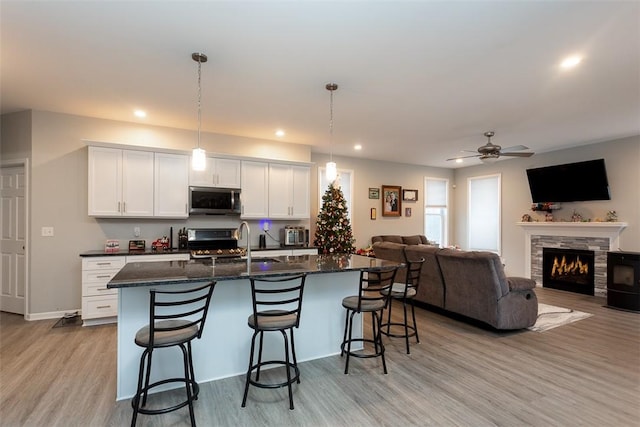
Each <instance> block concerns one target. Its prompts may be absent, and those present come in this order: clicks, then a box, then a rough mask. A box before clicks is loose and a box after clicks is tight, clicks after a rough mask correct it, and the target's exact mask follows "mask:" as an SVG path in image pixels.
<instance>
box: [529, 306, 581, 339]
mask: <svg viewBox="0 0 640 427" xmlns="http://www.w3.org/2000/svg"><path fill="white" fill-rule="evenodd" d="M591 316H593V314H590V313H585V312H583V311H576V310H572V309H570V308H563V307H556V306H554V305H548V304H538V320H536V324H535V325H533V326H531V327H529V328H527V329H529V330H530V331H534V332H544V331H548V330H549V329H553V328H557V327H558V326H563V325H568V324H569V323H573V322H576V321H578V320H582V319H586V318H587V317H591Z"/></svg>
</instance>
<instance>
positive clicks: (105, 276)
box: [96, 274, 111, 279]
mask: <svg viewBox="0 0 640 427" xmlns="http://www.w3.org/2000/svg"><path fill="white" fill-rule="evenodd" d="M109 277H111V276H110V275H108V274H107V275H101V276H96V278H98V279H108V278H109Z"/></svg>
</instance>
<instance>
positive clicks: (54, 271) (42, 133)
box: [3, 111, 310, 314]
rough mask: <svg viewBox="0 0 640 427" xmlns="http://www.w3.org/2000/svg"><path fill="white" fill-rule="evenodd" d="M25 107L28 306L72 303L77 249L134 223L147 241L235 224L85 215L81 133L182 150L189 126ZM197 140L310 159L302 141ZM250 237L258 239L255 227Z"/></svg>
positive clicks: (47, 309) (97, 244)
mask: <svg viewBox="0 0 640 427" xmlns="http://www.w3.org/2000/svg"><path fill="white" fill-rule="evenodd" d="M30 114H31V116H32V121H31V128H30V129H31V145H32V146H31V150H32V152H31V158H32V168H31V221H30V224H29V228H30V233H31V241H30V244H29V245H28V248H27V250H28V251H29V256H30V265H31V271H30V284H29V286H30V298H29V305H28V307H27V312H28V313H30V314H36V313H39V314H44V313H56V312H60V311H71V310H77V309H79V308H80V305H81V304H80V301H81V278H80V271H81V261H80V257H79V256H78V255H79V254H80V253H81V252H85V251H88V250H95V249H102V248H103V247H104V241H105V240H106V239H111V238H116V239H121V240H124V243H126V242H127V241H128V240H129V239H133V238H134V235H133V227H134V226H140V228H141V231H142V236H141V237H140V238H143V239H146V240H147V241H148V243H149V242H150V241H152V240H154V239H155V238H157V237H161V236H163V235H166V234H168V231H169V227H171V226H173V227H174V229H177V228H178V227H184V226H187V227H188V226H205V225H206V226H212V227H225V226H227V225H228V226H230V227H235V226H237V222H238V219H237V218H236V219H235V222H231V221H232V220H230V219H229V218H220V217H207V218H197V219H194V220H182V221H171V220H160V221H155V220H139V221H138V220H131V219H122V220H103V219H95V218H91V217H89V216H87V148H86V144H85V143H84V142H83V141H82V140H83V139H88V140H93V141H103V142H116V143H122V144H129V145H136V146H146V147H159V148H169V149H178V150H185V151H188V150H191V148H193V146H194V145H195V141H196V133H195V132H194V131H188V130H180V129H171V128H163V127H152V126H143V125H139V124H134V123H125V122H116V121H110V120H101V119H94V118H88V117H80V116H72V115H66V114H59V113H50V112H43V111H33V112H31V113H30ZM16 120H19V121H20V123H19V124H18V126H17V127H21V126H20V125H22V126H25V122H24V117H23V115H6V116H3V128H4V126H5V125H6V126H9V127H11V126H12V123H14V122H15V121H16ZM26 126H28V124H27V125H26ZM14 134H15V133H14ZM3 139H4V138H3ZM4 144H5V141H3V146H4ZM201 146H202V148H204V149H205V150H207V152H209V153H216V152H217V153H225V154H233V155H243V156H250V157H256V156H257V157H262V158H270V159H278V160H292V161H302V162H308V161H309V160H310V149H309V147H308V146H304V145H293V144H285V143H279V142H273V141H263V140H256V139H249V138H239V137H233V136H227V135H215V134H203V135H202V142H201ZM189 221H191V222H189ZM43 226H51V227H54V233H55V236H54V237H41V228H42V227H43ZM256 228H257V226H256ZM252 240H255V244H256V245H257V233H254V239H252Z"/></svg>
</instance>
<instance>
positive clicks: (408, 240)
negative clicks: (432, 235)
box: [402, 234, 426, 245]
mask: <svg viewBox="0 0 640 427" xmlns="http://www.w3.org/2000/svg"><path fill="white" fill-rule="evenodd" d="M425 240H426V238H425ZM402 243H404V244H405V245H419V244H421V243H425V242H423V241H422V236H420V235H418V234H416V235H415V236H402Z"/></svg>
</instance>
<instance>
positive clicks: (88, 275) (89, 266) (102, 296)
mask: <svg viewBox="0 0 640 427" xmlns="http://www.w3.org/2000/svg"><path fill="white" fill-rule="evenodd" d="M188 260H189V254H188V253H176V254H164V253H159V254H157V255H156V254H153V255H128V256H124V255H122V256H120V255H109V256H100V257H84V258H82V325H83V326H93V325H102V324H106V323H115V322H117V321H118V317H117V316H118V290H117V289H109V288H107V283H109V281H110V280H111V279H112V278H113V276H115V275H116V274H117V273H118V271H120V270H121V269H122V267H124V266H125V264H128V263H130V262H152V261H188Z"/></svg>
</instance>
